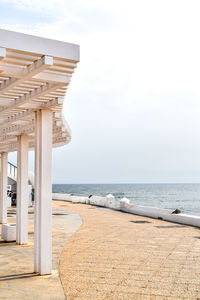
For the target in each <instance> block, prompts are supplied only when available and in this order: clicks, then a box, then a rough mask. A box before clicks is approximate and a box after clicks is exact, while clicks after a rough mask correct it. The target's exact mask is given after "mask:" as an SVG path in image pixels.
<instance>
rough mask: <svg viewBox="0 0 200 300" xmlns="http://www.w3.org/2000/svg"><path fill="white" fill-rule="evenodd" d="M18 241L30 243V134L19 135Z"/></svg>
mask: <svg viewBox="0 0 200 300" xmlns="http://www.w3.org/2000/svg"><path fill="white" fill-rule="evenodd" d="M17 143H18V151H17V215H16V242H17V244H27V243H28V143H29V141H28V135H20V136H18V137H17Z"/></svg>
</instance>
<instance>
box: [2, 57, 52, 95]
mask: <svg viewBox="0 0 200 300" xmlns="http://www.w3.org/2000/svg"><path fill="white" fill-rule="evenodd" d="M52 64H53V57H51V56H43V57H41V58H40V59H38V60H37V61H35V62H34V63H33V64H30V65H28V66H26V67H25V68H23V69H22V68H18V69H19V70H18V73H17V68H16V67H13V68H14V70H12V67H11V66H7V67H4V66H1V70H2V71H3V72H6V73H8V71H6V68H8V67H9V68H10V71H9V72H11V74H12V72H15V77H19V79H16V80H13V81H12V82H10V81H5V82H4V83H2V84H1V85H0V91H1V90H3V91H4V92H5V91H7V90H10V89H12V88H13V87H15V86H16V85H19V84H20V83H23V82H24V81H25V80H29V79H31V78H32V77H33V76H35V75H37V74H38V73H40V72H42V71H43V70H45V69H48V68H49V66H51V65H52Z"/></svg>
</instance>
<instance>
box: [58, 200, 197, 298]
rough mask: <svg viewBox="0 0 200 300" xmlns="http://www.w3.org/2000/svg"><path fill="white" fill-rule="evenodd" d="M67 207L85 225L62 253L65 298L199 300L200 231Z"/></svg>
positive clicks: (75, 206)
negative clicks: (80, 218)
mask: <svg viewBox="0 0 200 300" xmlns="http://www.w3.org/2000/svg"><path fill="white" fill-rule="evenodd" d="M65 203H66V202H58V201H57V202H55V204H56V207H57V208H61V207H62V209H65V206H64V205H65ZM66 209H68V210H70V211H73V212H76V213H79V214H80V215H81V217H82V218H83V222H84V224H83V225H82V227H80V228H79V230H78V231H77V232H76V233H75V234H74V235H73V236H72V237H71V238H70V239H69V241H68V243H67V244H66V245H65V248H64V250H63V251H62V255H61V261H60V276H61V281H62V285H63V287H64V292H65V295H66V298H67V299H69V300H71V299H79V300H86V299H91V300H95V299H116V300H117V299H127V300H129V299H134V300H135V299H141V300H146V299H151V300H153V299H156V300H157V299H160V300H165V299H171V300H172V299H200V230H199V229H197V228H194V227H188V226H183V225H179V224H173V223H168V222H164V221H160V220H154V219H150V218H144V217H139V216H134V215H130V214H125V213H120V212H115V211H108V210H105V209H98V208H94V207H91V206H87V205H80V204H70V203H66Z"/></svg>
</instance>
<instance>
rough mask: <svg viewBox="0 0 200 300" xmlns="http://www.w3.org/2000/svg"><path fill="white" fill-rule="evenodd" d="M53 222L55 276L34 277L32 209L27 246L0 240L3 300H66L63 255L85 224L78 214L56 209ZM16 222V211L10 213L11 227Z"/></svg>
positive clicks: (0, 292) (10, 210) (0, 274)
mask: <svg viewBox="0 0 200 300" xmlns="http://www.w3.org/2000/svg"><path fill="white" fill-rule="evenodd" d="M65 209H67V207H65ZM52 218H53V273H52V275H48V276H39V275H38V274H35V273H33V209H29V243H28V245H16V243H15V242H10V243H5V242H4V241H2V240H1V239H0V300H6V299H9V300H14V299H17V300H37V299H38V300H62V299H65V295H64V292H63V288H62V285H61V283H60V279H59V258H60V253H61V251H62V249H63V247H64V245H65V243H66V241H67V239H69V237H70V236H71V235H72V234H73V233H74V232H75V231H76V230H77V229H78V228H79V226H81V224H82V220H81V218H80V216H79V215H77V214H74V213H70V212H67V211H65V212H64V211H63V210H57V209H54V210H53V216H52ZM15 220H16V214H15V209H9V212H8V223H15ZM0 227H1V226H0ZM0 230H1V228H0ZM0 232H1V231H0Z"/></svg>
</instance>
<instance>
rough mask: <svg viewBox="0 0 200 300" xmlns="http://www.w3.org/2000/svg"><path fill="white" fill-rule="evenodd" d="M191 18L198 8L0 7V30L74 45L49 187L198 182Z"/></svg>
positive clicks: (188, 4) (108, 4) (13, 1)
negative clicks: (77, 49)
mask: <svg viewBox="0 0 200 300" xmlns="http://www.w3.org/2000/svg"><path fill="white" fill-rule="evenodd" d="M199 14H200V1H199V0H197V1H195V0H187V1H185V0H180V1H179V0H168V1H165V0H151V1H149V0H132V1H128V0H123V1H117V0H115V1H113V0H101V1H100V0H99V1H95V0H34V1H32V0H5V1H4V0H0V27H1V28H5V29H11V30H16V31H21V32H24V33H31V34H36V35H40V36H44V37H48V38H55V39H60V40H64V41H67V42H73V43H77V44H80V46H81V61H80V63H79V65H78V68H77V69H76V72H75V74H74V77H73V78H72V82H71V85H70V87H69V90H68V93H67V95H66V98H65V107H64V114H65V117H66V119H67V121H68V123H69V125H70V127H71V129H72V141H71V143H70V144H69V145H67V146H64V147H61V148H59V149H55V150H53V182H54V183H152V182H156V183H157V182H158V183H159V182H200V39H199V28H200V18H199ZM10 159H11V161H13V162H14V161H15V158H14V155H13V154H12V155H10ZM30 168H33V153H30Z"/></svg>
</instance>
